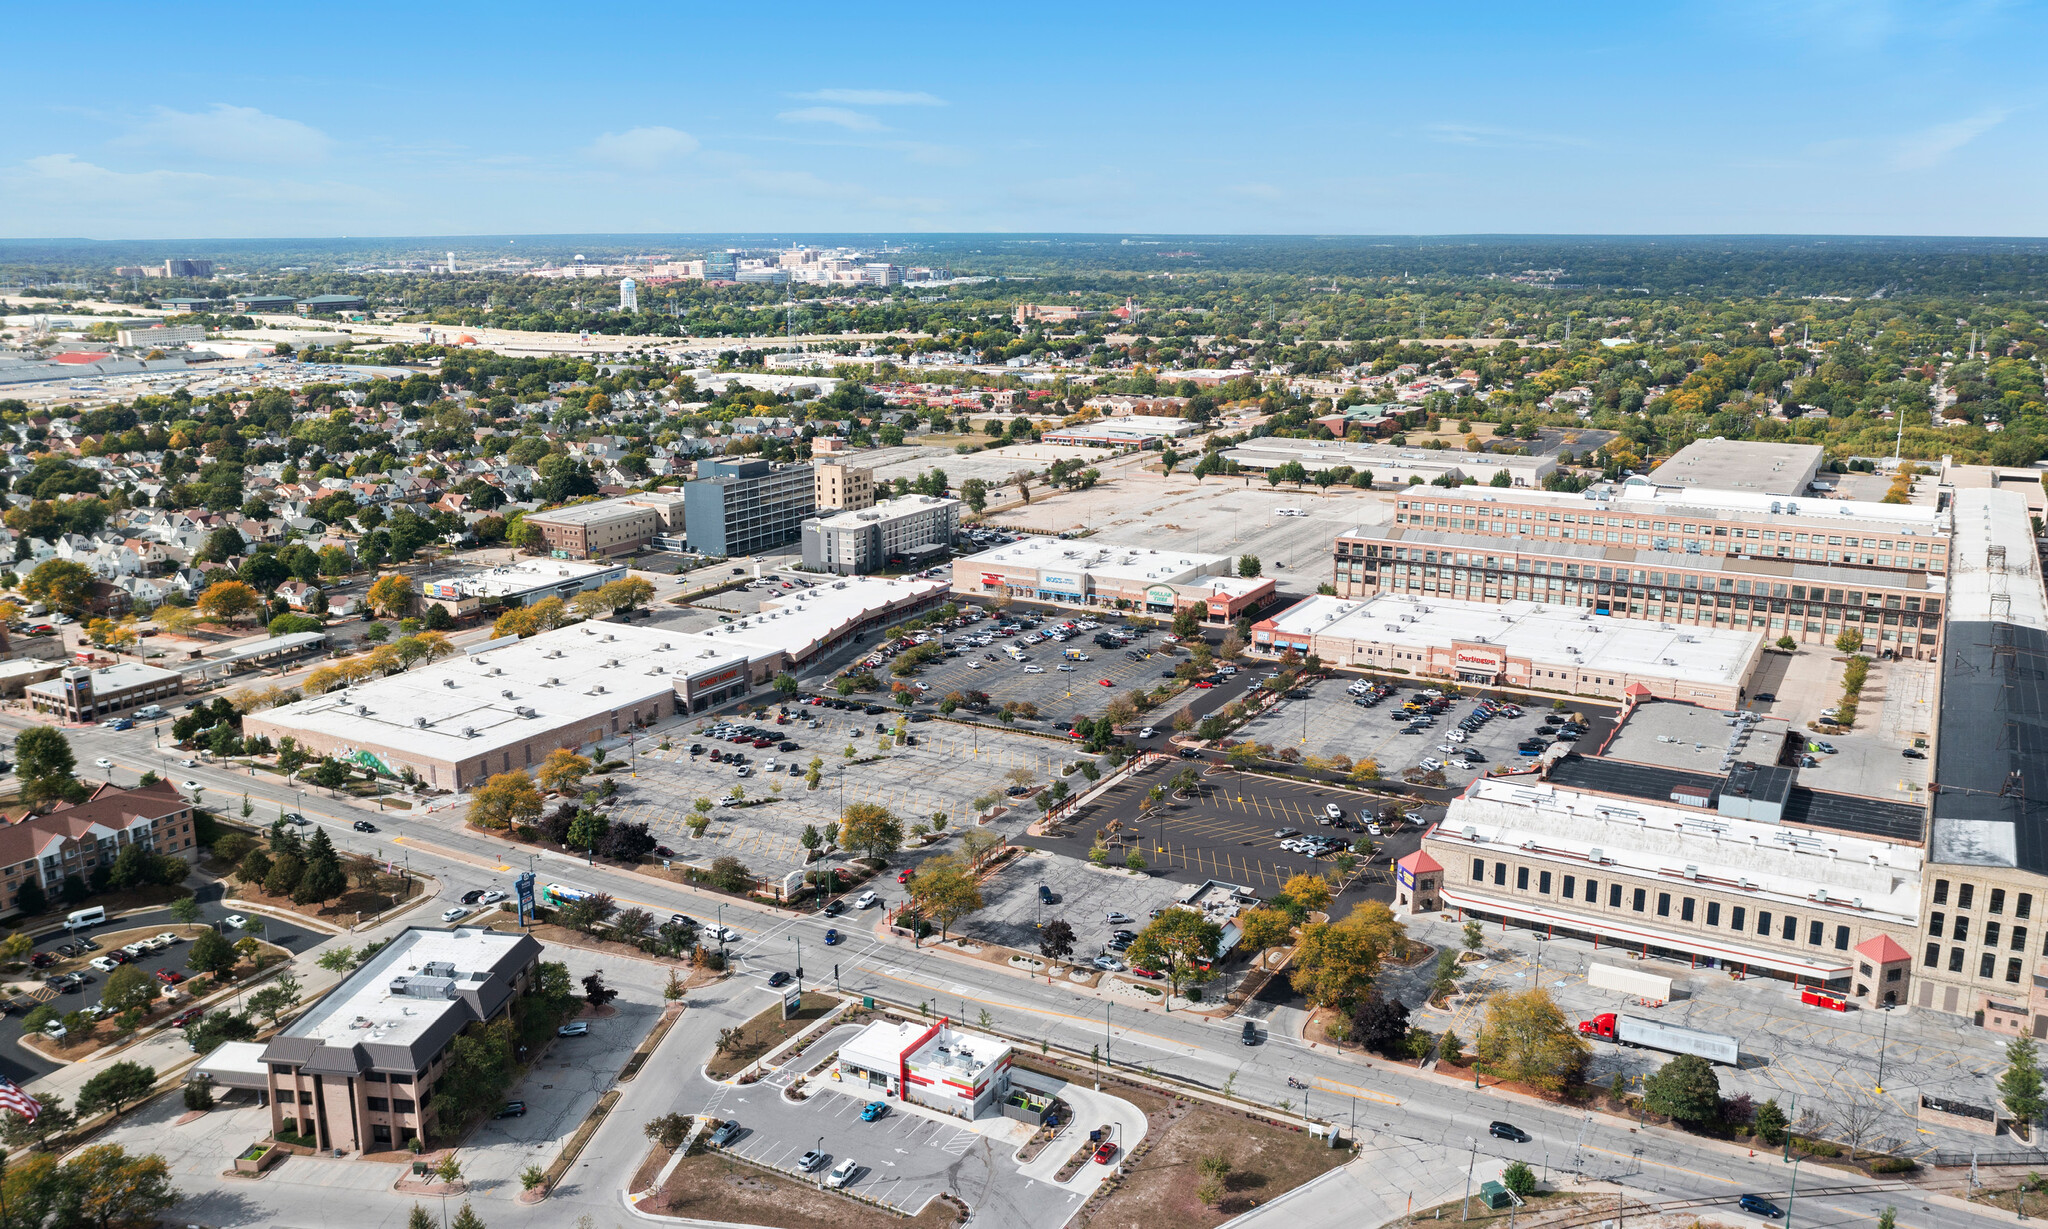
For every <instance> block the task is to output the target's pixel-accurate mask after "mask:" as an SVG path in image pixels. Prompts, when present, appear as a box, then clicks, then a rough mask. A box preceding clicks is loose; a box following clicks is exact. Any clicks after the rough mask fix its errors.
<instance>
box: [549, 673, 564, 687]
mask: <svg viewBox="0 0 2048 1229" xmlns="http://www.w3.org/2000/svg"><path fill="white" fill-rule="evenodd" d="M547 685H548V686H550V687H560V686H561V685H562V680H560V679H558V678H556V677H555V676H554V675H552V674H550V675H549V676H548V682H547Z"/></svg>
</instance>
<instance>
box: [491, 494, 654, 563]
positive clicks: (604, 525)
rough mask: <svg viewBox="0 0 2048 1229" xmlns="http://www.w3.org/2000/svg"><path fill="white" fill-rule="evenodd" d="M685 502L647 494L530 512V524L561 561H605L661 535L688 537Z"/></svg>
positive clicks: (637, 547) (630, 551)
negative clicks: (684, 519) (682, 534)
mask: <svg viewBox="0 0 2048 1229" xmlns="http://www.w3.org/2000/svg"><path fill="white" fill-rule="evenodd" d="M683 503H684V497H683V496H681V495H679V494H675V493H672V492H668V493H664V492H642V493H638V494H633V495H621V496H618V497H617V498H614V499H599V500H593V501H591V502H589V503H581V504H569V505H568V506H566V507H561V508H551V509H549V510H548V511H546V512H534V513H530V514H528V516H527V518H526V523H527V524H529V525H532V526H534V527H535V528H536V529H539V530H540V535H541V542H542V544H543V545H544V546H546V547H547V550H548V552H549V553H550V554H552V555H555V556H557V557H558V558H563V559H593V558H603V557H605V556H607V555H623V554H631V553H632V552H634V551H637V550H640V549H641V548H643V547H645V546H646V545H647V544H648V543H649V542H650V541H652V540H653V539H654V537H655V536H656V535H658V534H679V533H682V532H683Z"/></svg>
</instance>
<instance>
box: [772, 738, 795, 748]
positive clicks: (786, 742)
mask: <svg viewBox="0 0 2048 1229" xmlns="http://www.w3.org/2000/svg"><path fill="white" fill-rule="evenodd" d="M775 749H776V750H777V751H797V750H800V749H801V748H799V747H798V746H797V745H796V744H795V743H793V742H791V741H790V740H789V739H787V738H785V739H783V740H782V741H781V742H780V743H778V744H776V747H775Z"/></svg>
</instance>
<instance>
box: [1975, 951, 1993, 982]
mask: <svg viewBox="0 0 2048 1229" xmlns="http://www.w3.org/2000/svg"><path fill="white" fill-rule="evenodd" d="M1997 963H1998V957H1996V956H1994V955H1992V954H1991V953H1990V952H1985V953H1984V957H1983V959H1981V960H1979V961H1978V962H1977V976H1979V977H1989V976H1991V970H1992V968H1993V966H1995V965H1996V964H1997Z"/></svg>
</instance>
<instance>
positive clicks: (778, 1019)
mask: <svg viewBox="0 0 2048 1229" xmlns="http://www.w3.org/2000/svg"><path fill="white" fill-rule="evenodd" d="M837 1006H839V1000H838V999H835V998H833V997H832V996H831V995H829V994H812V993H809V992H806V993H805V994H804V998H803V1007H802V1008H801V1009H800V1010H799V1011H798V1012H797V1013H796V1014H795V1015H794V1016H791V1017H790V1018H789V1019H787V1020H785V1019H783V1018H782V1003H781V1002H780V1001H779V1000H778V1001H777V1002H776V1004H775V1005H774V1006H773V1007H770V1008H768V1009H767V1010H766V1011H763V1012H762V1013H761V1014H760V1015H758V1016H755V1017H754V1018H753V1019H751V1020H749V1021H747V1022H746V1023H745V1024H742V1025H740V1037H739V1044H738V1045H737V1046H735V1047H734V1048H732V1049H730V1050H723V1051H720V1052H719V1053H717V1054H713V1055H712V1056H711V1061H710V1062H708V1063H706V1064H704V1070H705V1071H706V1072H708V1073H709V1074H710V1075H711V1078H712V1079H715V1080H722V1079H725V1078H727V1077H729V1076H732V1075H735V1074H737V1073H738V1072H740V1071H741V1070H743V1069H744V1068H745V1067H746V1066H747V1064H749V1063H751V1062H753V1061H754V1060H755V1059H757V1058H759V1057H761V1056H762V1055H763V1054H766V1053H767V1052H768V1051H770V1050H772V1049H774V1048H775V1047H776V1046H779V1045H781V1044H782V1043H783V1042H785V1041H787V1040H789V1039H790V1038H791V1037H794V1036H796V1035H797V1034H798V1033H800V1032H802V1031H803V1030H805V1029H807V1028H809V1027H810V1026H811V1024H812V1022H813V1021H816V1020H820V1019H823V1018H824V1015H825V1013H826V1012H828V1011H831V1010H832V1009H833V1008H834V1007H837Z"/></svg>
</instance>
